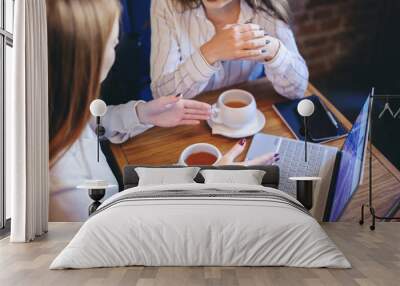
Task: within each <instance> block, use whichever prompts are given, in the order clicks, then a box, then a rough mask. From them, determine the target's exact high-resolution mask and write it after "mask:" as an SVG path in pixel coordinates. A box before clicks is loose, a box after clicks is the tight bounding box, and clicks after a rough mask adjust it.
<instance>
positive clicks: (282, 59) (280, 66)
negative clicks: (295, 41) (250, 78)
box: [264, 42, 290, 72]
mask: <svg viewBox="0 0 400 286" xmlns="http://www.w3.org/2000/svg"><path fill="white" fill-rule="evenodd" d="M289 60H290V52H289V50H288V49H287V48H286V47H285V45H284V44H283V43H282V42H281V44H280V47H279V51H278V53H277V54H276V56H275V57H274V58H273V59H272V60H270V61H268V62H265V63H264V66H265V69H266V70H273V71H275V72H284V71H285V70H286V66H287V63H288V62H289Z"/></svg>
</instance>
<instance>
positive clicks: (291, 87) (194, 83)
mask: <svg viewBox="0 0 400 286" xmlns="http://www.w3.org/2000/svg"><path fill="white" fill-rule="evenodd" d="M173 2H174V1H173V0H152V7H151V29H152V37H151V43H152V45H151V78H152V84H151V87H152V92H153V96H154V97H155V98H157V97H160V96H164V95H175V94H178V93H182V94H183V96H184V97H186V98H192V97H194V96H196V95H197V94H198V93H200V92H202V91H207V90H214V89H219V88H222V87H225V86H230V85H233V84H238V83H241V82H244V81H248V80H253V79H256V78H259V77H261V76H262V75H263V72H265V74H266V76H267V78H268V79H269V80H270V81H271V82H272V85H273V86H274V88H275V90H276V91H277V92H278V93H279V94H281V95H283V96H286V97H288V98H298V97H302V96H304V92H305V90H306V88H307V84H308V69H307V65H306V63H305V61H304V59H303V58H302V56H301V55H300V53H299V51H298V49H297V45H296V42H295V39H294V36H293V33H292V31H291V30H290V28H289V26H288V25H287V24H285V23H284V22H283V21H281V20H278V19H275V18H273V17H271V16H270V15H268V14H267V13H265V12H257V13H254V11H253V9H252V8H251V7H250V6H249V5H248V4H247V3H246V1H244V0H242V1H241V4H240V5H241V12H240V16H239V21H238V22H239V23H246V22H247V21H251V22H252V23H254V24H258V25H260V26H261V28H263V29H264V30H265V32H267V33H268V34H269V35H270V36H272V37H275V38H277V39H279V40H280V41H281V47H280V50H279V52H278V54H277V55H276V56H275V58H274V59H272V60H271V61H269V62H265V63H260V62H255V61H244V60H237V61H226V62H219V63H216V64H214V65H210V64H208V63H207V62H206V60H205V59H204V58H203V56H202V55H201V52H200V47H201V46H202V45H203V44H205V43H206V42H208V41H209V40H210V39H211V38H212V37H213V35H214V34H215V28H214V25H213V24H212V23H211V22H210V21H209V20H208V19H207V17H206V14H205V11H204V8H203V6H202V5H200V6H199V7H198V8H196V9H192V10H187V11H184V12H180V11H179V9H177V8H176V7H174V5H173Z"/></svg>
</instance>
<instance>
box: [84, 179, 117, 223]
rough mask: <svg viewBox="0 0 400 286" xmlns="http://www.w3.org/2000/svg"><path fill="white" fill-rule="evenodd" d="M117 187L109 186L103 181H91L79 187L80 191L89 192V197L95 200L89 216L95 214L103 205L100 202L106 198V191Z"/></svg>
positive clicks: (90, 207)
mask: <svg viewBox="0 0 400 286" xmlns="http://www.w3.org/2000/svg"><path fill="white" fill-rule="evenodd" d="M112 187H116V186H115V185H109V184H108V183H107V182H106V181H103V180H90V181H87V182H85V183H84V184H83V185H79V186H77V188H78V189H85V190H88V194H89V197H90V198H91V199H92V200H93V203H92V204H91V205H90V206H89V209H88V211H89V216H90V215H91V214H92V213H94V212H95V211H96V210H97V208H98V207H99V206H100V205H101V202H100V200H101V199H102V198H104V196H105V194H106V190H107V189H109V188H112Z"/></svg>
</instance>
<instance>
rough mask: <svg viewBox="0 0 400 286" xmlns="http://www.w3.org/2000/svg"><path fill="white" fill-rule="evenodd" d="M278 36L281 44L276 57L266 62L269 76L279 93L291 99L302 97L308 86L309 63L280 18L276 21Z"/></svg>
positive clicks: (266, 71)
mask: <svg viewBox="0 0 400 286" xmlns="http://www.w3.org/2000/svg"><path fill="white" fill-rule="evenodd" d="M276 36H277V38H278V39H279V40H280V42H281V46H280V49H279V51H278V54H277V55H276V56H275V58H274V59H272V60H271V61H268V62H266V63H265V64H264V67H265V73H266V75H267V78H268V79H269V80H270V81H271V82H272V85H273V86H274V88H275V90H276V91H277V92H278V93H279V94H281V95H283V96H285V97H288V98H291V99H296V98H301V97H303V96H304V93H305V91H306V89H307V86H308V76H309V74H308V68H307V65H306V63H305V61H304V59H303V57H302V56H301V55H300V53H299V51H298V49H297V45H296V41H295V38H294V35H293V33H292V31H291V30H290V28H289V26H288V25H287V24H285V23H284V22H282V21H280V20H278V21H277V22H276Z"/></svg>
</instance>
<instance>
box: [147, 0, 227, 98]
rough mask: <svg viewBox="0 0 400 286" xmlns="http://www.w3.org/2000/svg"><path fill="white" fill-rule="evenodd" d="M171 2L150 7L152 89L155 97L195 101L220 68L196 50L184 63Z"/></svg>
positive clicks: (155, 2) (160, 1)
mask: <svg viewBox="0 0 400 286" xmlns="http://www.w3.org/2000/svg"><path fill="white" fill-rule="evenodd" d="M169 2H170V1H165V0H153V1H152V8H151V13H152V14H151V15H152V17H151V29H152V37H151V41H152V44H151V80H152V84H151V89H152V92H153V97H154V98H158V97H161V96H166V95H176V94H178V93H181V94H183V96H184V97H185V98H192V97H194V96H196V95H197V94H198V93H200V92H201V91H202V90H203V89H204V88H205V87H206V85H207V83H208V82H209V80H210V79H211V77H212V76H213V75H214V74H215V73H216V72H217V71H218V69H219V68H220V66H219V65H216V66H212V65H210V64H208V63H207V61H206V60H205V59H204V57H203V56H202V54H201V52H200V49H195V50H194V52H193V53H192V55H191V56H190V57H187V58H186V59H184V60H183V61H181V54H180V47H179V45H178V43H177V40H176V39H177V37H176V30H175V27H174V12H173V10H172V9H173V8H171V7H169V5H168V4H169Z"/></svg>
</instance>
